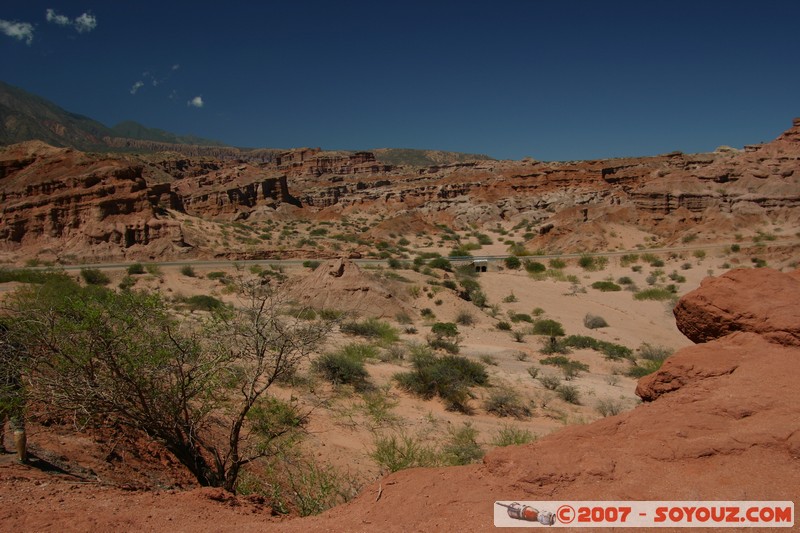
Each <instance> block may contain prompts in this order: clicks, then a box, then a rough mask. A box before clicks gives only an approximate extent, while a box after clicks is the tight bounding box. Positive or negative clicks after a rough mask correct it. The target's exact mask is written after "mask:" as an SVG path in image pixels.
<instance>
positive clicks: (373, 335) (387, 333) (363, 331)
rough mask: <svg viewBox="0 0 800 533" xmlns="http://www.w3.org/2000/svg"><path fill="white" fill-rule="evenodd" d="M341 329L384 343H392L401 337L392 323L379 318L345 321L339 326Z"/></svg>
mask: <svg viewBox="0 0 800 533" xmlns="http://www.w3.org/2000/svg"><path fill="white" fill-rule="evenodd" d="M339 329H340V330H341V331H342V333H346V334H349V335H358V336H359V337H365V338H368V339H375V340H378V341H380V342H381V343H382V344H391V343H393V342H397V341H398V340H399V339H400V336H399V335H398V332H397V330H396V329H395V328H393V327H392V326H391V324H389V323H388V322H382V321H380V320H378V319H377V318H368V319H366V320H363V321H361V322H356V321H353V322H345V323H343V324H342V325H341V326H339Z"/></svg>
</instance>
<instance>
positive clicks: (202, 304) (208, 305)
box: [183, 294, 225, 311]
mask: <svg viewBox="0 0 800 533" xmlns="http://www.w3.org/2000/svg"><path fill="white" fill-rule="evenodd" d="M183 303H184V304H186V306H187V307H188V308H189V309H190V310H192V311H215V310H218V309H222V308H224V307H225V304H224V303H223V302H222V300H219V299H217V298H214V297H213V296H209V295H207V294H197V295H195V296H190V297H188V298H186V299H185V300H183Z"/></svg>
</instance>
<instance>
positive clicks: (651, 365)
mask: <svg viewBox="0 0 800 533" xmlns="http://www.w3.org/2000/svg"><path fill="white" fill-rule="evenodd" d="M662 363H663V361H651V360H648V359H645V360H644V361H643V362H641V363H633V364H632V365H631V366H630V367H629V368H628V370H627V371H626V372H625V375H626V376H628V377H632V378H641V377H643V376H647V375H648V374H652V373H653V372H655V371H656V370H658V369H659V368H661V364H662Z"/></svg>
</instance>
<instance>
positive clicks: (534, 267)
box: [525, 259, 555, 274]
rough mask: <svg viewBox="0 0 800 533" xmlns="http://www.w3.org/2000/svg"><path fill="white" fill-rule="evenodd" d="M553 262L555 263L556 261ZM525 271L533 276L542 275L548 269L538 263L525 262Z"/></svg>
mask: <svg viewBox="0 0 800 533" xmlns="http://www.w3.org/2000/svg"><path fill="white" fill-rule="evenodd" d="M553 261H555V259H554V260H553ZM553 261H551V262H550V263H552V262H553ZM525 270H526V271H528V272H529V273H531V274H540V273H542V272H544V271H546V270H547V267H546V266H544V264H542V263H540V262H538V261H525Z"/></svg>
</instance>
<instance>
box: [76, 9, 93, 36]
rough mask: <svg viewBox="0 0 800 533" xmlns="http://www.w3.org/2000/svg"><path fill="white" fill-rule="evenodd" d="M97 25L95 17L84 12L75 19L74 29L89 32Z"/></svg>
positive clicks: (79, 31)
mask: <svg viewBox="0 0 800 533" xmlns="http://www.w3.org/2000/svg"><path fill="white" fill-rule="evenodd" d="M96 27H97V17H95V16H94V15H92V14H89V13H84V14H82V15H81V16H79V17H78V18H76V19H75V30H77V32H78V33H86V32H90V31H92V30H93V29H95V28H96Z"/></svg>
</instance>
